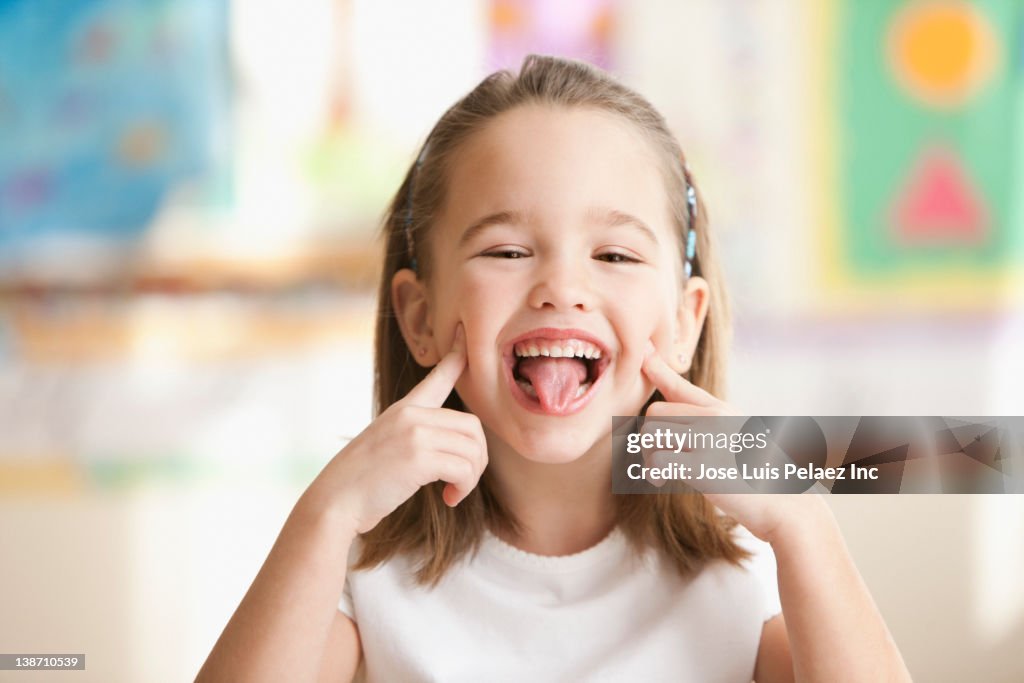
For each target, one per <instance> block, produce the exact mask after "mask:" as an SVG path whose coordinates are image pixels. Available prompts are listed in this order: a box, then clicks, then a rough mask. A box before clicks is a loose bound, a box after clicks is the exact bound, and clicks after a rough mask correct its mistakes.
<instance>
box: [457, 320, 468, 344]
mask: <svg viewBox="0 0 1024 683" xmlns="http://www.w3.org/2000/svg"><path fill="white" fill-rule="evenodd" d="M465 339H466V330H465V329H464V328H463V326H462V323H459V324H458V326H457V327H456V328H455V341H457V342H461V341H465Z"/></svg>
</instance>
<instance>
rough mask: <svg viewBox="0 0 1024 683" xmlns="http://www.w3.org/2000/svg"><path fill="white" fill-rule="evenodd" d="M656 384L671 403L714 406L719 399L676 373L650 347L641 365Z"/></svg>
mask: <svg viewBox="0 0 1024 683" xmlns="http://www.w3.org/2000/svg"><path fill="white" fill-rule="evenodd" d="M640 367H641V369H642V370H643V372H644V374H645V375H647V377H648V378H649V379H650V380H651V381H652V382H653V383H654V386H655V387H656V388H657V389H658V391H660V392H661V395H662V396H664V397H665V400H666V401H669V402H671V403H689V404H692V405H698V406H708V407H710V406H714V405H717V404H718V403H719V400H718V399H717V398H715V397H714V396H712V395H711V394H709V393H708V392H706V391H704V390H703V389H701V388H700V387H698V386H696V385H695V384H693V383H692V382H689V381H688V380H687V379H686V378H685V377H683V376H682V375H679V374H677V373H676V371H675V370H673V369H672V368H671V367H670V366H669V364H668V363H666V362H665V360H664V359H663V358H662V357H661V356H659V355H658V352H657V351H656V350H654V349H650V350H648V352H647V355H646V356H645V357H644V362H643V365H641V366H640Z"/></svg>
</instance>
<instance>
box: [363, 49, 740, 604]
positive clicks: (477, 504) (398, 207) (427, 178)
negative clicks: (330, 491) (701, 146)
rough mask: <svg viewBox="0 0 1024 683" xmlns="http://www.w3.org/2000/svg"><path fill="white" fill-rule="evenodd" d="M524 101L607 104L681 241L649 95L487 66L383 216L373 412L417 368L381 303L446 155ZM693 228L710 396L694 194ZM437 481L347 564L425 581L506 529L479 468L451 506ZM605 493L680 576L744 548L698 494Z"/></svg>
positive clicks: (661, 132)
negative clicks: (399, 562) (408, 570)
mask: <svg viewBox="0 0 1024 683" xmlns="http://www.w3.org/2000/svg"><path fill="white" fill-rule="evenodd" d="M526 104H545V105H553V106H561V107H567V108H590V109H597V110H602V111H606V112H611V113H615V114H618V115H620V116H622V117H623V118H624V119H626V120H627V121H630V122H632V123H633V124H634V125H635V126H636V127H637V129H638V130H640V131H641V132H642V133H643V134H645V135H646V136H647V138H648V139H649V140H650V142H651V144H652V148H653V149H655V150H656V151H658V152H659V153H660V154H662V156H663V159H664V163H663V164H662V171H663V176H664V179H665V183H666V189H667V192H668V196H669V197H670V201H671V208H672V214H673V218H674V223H675V224H676V228H677V230H678V234H679V242H680V251H681V250H682V245H683V244H684V243H685V240H684V237H683V236H684V235H685V230H686V229H687V227H688V225H687V224H688V208H687V203H686V188H687V186H688V184H689V185H692V181H691V180H690V178H689V174H688V171H687V170H686V162H685V158H684V157H683V154H682V150H681V149H680V147H679V144H678V143H677V142H676V140H675V138H674V137H673V135H672V133H671V132H670V131H669V129H668V126H667V124H666V123H665V120H664V118H662V116H661V115H660V114H659V113H658V112H657V111H656V110H655V109H654V107H653V106H651V104H650V103H648V102H647V101H646V100H645V99H644V98H642V97H641V96H640V95H638V94H636V93H635V92H633V91H632V90H630V89H628V88H626V87H625V86H623V85H621V84H620V83H618V82H616V81H615V80H613V79H612V78H611V77H610V76H609V75H607V74H606V73H604V72H602V71H601V70H599V69H597V68H595V67H593V66H590V65H588V64H585V63H582V62H576V61H570V60H565V59H560V58H555V57H546V56H538V55H530V56H529V57H527V58H526V59H525V60H524V62H523V65H522V68H521V69H520V72H519V73H518V74H514V73H512V72H510V71H499V72H497V73H494V74H491V75H490V76H488V77H487V78H485V79H484V80H483V81H482V82H481V83H480V84H479V85H477V86H476V88H474V89H473V90H472V91H471V92H470V93H469V94H468V95H466V96H465V97H463V98H462V99H461V100H459V101H458V102H456V103H455V104H454V105H453V106H452V107H451V108H450V109H449V110H448V111H447V112H445V114H444V115H443V116H442V117H441V118H440V120H439V121H438V122H437V124H436V125H435V126H434V128H433V130H432V131H431V132H430V134H429V135H428V136H427V142H426V143H425V145H424V149H423V151H422V152H421V154H420V156H419V157H418V159H417V161H416V162H415V163H413V164H412V165H411V166H410V168H409V171H408V173H406V176H405V180H404V181H403V182H402V185H401V187H400V188H399V189H398V192H397V193H396V194H395V197H394V199H393V200H392V201H391V205H390V207H389V209H388V211H387V213H386V214H385V216H384V221H383V226H382V229H383V233H384V239H385V241H386V245H385V257H384V269H383V272H382V273H381V280H380V290H379V295H378V310H377V329H376V339H375V357H376V360H375V368H374V370H375V405H374V414H375V415H379V414H380V413H381V412H383V411H384V410H385V409H387V408H388V406H390V405H391V404H392V403H395V402H396V401H398V400H399V399H400V398H402V397H403V396H405V394H407V393H408V392H409V390H410V389H412V388H413V387H414V386H415V385H416V384H418V383H419V382H420V381H421V380H422V379H423V378H424V377H425V376H426V374H427V372H428V369H426V368H422V367H420V366H419V365H418V364H417V363H416V361H415V360H414V359H413V357H412V354H411V353H410V350H409V348H408V347H407V345H406V343H405V341H404V339H403V337H402V334H401V331H400V330H399V327H398V323H397V321H396V318H395V311H394V309H393V308H392V302H391V292H390V290H391V280H392V277H393V276H394V275H395V273H396V272H397V271H398V270H400V269H402V268H407V267H410V265H411V263H415V264H416V270H417V274H418V276H419V277H420V279H423V280H428V279H429V277H430V268H431V262H430V249H429V243H428V242H429V239H430V234H431V227H432V224H433V221H432V217H433V216H434V215H436V214H437V213H438V212H439V210H440V208H441V206H442V205H443V203H444V201H445V199H446V197H447V192H448V191H449V190H450V189H452V188H448V187H447V186H446V177H447V175H448V172H449V170H450V168H449V167H450V164H451V158H452V155H453V153H454V152H455V151H456V150H457V149H458V148H459V146H460V145H461V144H462V143H464V142H465V141H466V140H467V139H468V138H469V137H470V136H471V135H473V134H474V133H476V132H478V131H480V130H481V129H482V128H483V127H484V126H486V125H487V123H488V122H489V121H491V120H492V119H494V117H496V116H498V115H499V114H502V113H503V112H506V111H509V110H511V109H513V108H516V107H519V106H522V105H526ZM452 190H453V189H452ZM453 191H454V190H453ZM694 227H695V228H696V232H697V255H696V257H695V259H694V260H693V275H700V276H702V277H704V278H705V279H707V280H708V282H709V285H710V302H709V306H708V312H707V317H706V318H705V321H704V327H703V329H702V330H701V334H700V338H699V340H698V343H697V346H696V349H695V352H694V356H693V358H692V359H691V366H690V370H689V371H688V372H687V374H686V375H685V376H686V377H687V379H689V380H690V381H691V382H693V383H694V384H696V385H697V386H700V387H702V388H704V389H705V390H707V391H708V392H710V393H712V394H714V395H716V396H721V395H722V391H723V390H724V388H725V386H724V385H725V378H724V365H723V359H724V357H725V350H726V348H727V346H728V337H729V323H728V321H729V313H728V309H727V305H728V302H727V300H726V297H725V293H724V288H723V281H722V278H721V276H720V274H719V270H718V266H717V263H716V260H715V245H714V241H713V240H712V239H711V234H710V233H709V232H708V230H707V227H708V220H707V211H706V210H705V208H704V205H703V202H702V200H701V199H700V194H699V192H698V197H697V220H696V223H695V226H694ZM660 400H663V399H662V397H661V396H660V395H659V394H658V393H655V395H654V396H653V397H652V398H651V401H650V402H654V401H660ZM650 402H649V403H650ZM649 403H648V405H649ZM445 407H447V408H453V409H457V410H462V411H465V410H466V409H465V406H463V404H462V401H461V400H460V399H459V397H458V395H457V394H456V392H452V394H451V395H450V396H449V398H448V400H447V401H446V402H445ZM644 410H646V406H645V408H644ZM443 487H444V483H443V482H434V483H433V484H431V485H428V486H424V487H423V488H421V489H420V490H419V491H417V492H416V493H415V494H414V495H413V496H412V497H411V498H410V499H409V500H407V501H406V502H405V503H403V504H402V505H400V506H399V507H398V508H397V509H395V511H394V512H392V513H391V514H390V515H388V516H387V517H385V518H384V519H383V520H381V522H380V523H379V524H377V526H376V527H374V528H373V529H372V530H370V531H369V532H367V533H365V534H363V536H362V540H363V549H362V554H361V556H360V558H359V561H358V562H357V564H356V565H355V567H354V568H355V569H364V568H369V567H373V566H376V565H377V564H379V563H381V562H384V561H385V560H387V559H389V558H390V557H392V556H394V555H398V554H409V555H411V556H413V557H415V558H416V559H418V560H419V562H420V564H419V567H418V569H417V573H416V579H417V581H418V582H419V583H420V584H421V585H434V584H436V583H437V582H438V581H440V580H441V578H442V577H443V576H444V574H445V572H446V571H447V570H448V569H449V568H450V567H451V566H452V564H453V563H454V562H456V561H457V560H458V559H460V558H461V557H462V556H463V555H465V554H466V553H467V552H469V551H471V550H475V549H476V547H478V545H479V542H480V539H481V537H482V533H483V530H484V528H485V527H486V526H490V527H491V528H492V529H500V530H505V531H508V532H511V533H516V532H518V530H519V524H518V522H517V521H516V520H515V519H514V518H513V516H512V515H511V513H510V512H509V511H508V510H507V509H506V508H505V507H504V506H503V505H502V503H501V501H500V500H499V499H498V498H497V497H496V496H495V494H494V486H493V484H492V483H491V482H490V478H489V476H488V471H487V470H485V471H484V475H483V476H482V477H481V479H480V482H479V484H478V485H477V487H476V488H475V489H474V490H473V492H472V493H471V494H470V495H469V496H467V497H466V498H465V499H464V500H463V501H462V502H461V503H460V504H459V505H458V506H456V507H454V508H450V507H448V505H446V504H445V503H444V501H443V499H442V497H441V492H442V490H443ZM616 498H617V512H618V515H617V517H618V524H619V527H620V528H621V529H622V530H623V532H624V533H625V535H626V537H627V538H628V539H629V540H630V542H631V543H632V545H633V546H634V547H635V548H636V549H637V550H641V549H643V548H646V547H654V548H657V549H658V550H660V551H662V552H663V553H664V554H665V556H666V557H668V558H669V560H670V561H671V562H672V563H673V564H674V565H675V566H676V568H677V569H678V570H679V572H680V573H681V574H683V575H688V574H691V573H694V572H696V571H697V570H699V569H700V568H701V567H702V566H703V564H704V563H705V562H707V561H709V560H713V559H724V560H727V561H729V562H733V563H737V562H739V561H740V560H741V559H742V558H743V557H745V556H746V555H747V553H746V552H745V551H744V550H742V549H741V548H740V547H739V546H737V545H736V543H735V542H734V541H733V539H732V535H731V533H730V530H731V529H732V527H733V526H734V524H735V523H734V522H733V521H732V520H730V519H728V518H725V517H722V516H721V515H719V514H718V513H717V512H716V511H715V509H714V507H712V506H711V505H710V504H709V503H708V502H707V501H706V500H705V499H704V497H703V496H699V495H694V494H687V493H677V494H656V495H620V496H616Z"/></svg>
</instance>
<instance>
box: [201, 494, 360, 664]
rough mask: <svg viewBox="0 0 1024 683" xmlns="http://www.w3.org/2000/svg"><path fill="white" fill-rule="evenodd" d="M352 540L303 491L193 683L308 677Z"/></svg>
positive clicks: (337, 520)
mask: <svg viewBox="0 0 1024 683" xmlns="http://www.w3.org/2000/svg"><path fill="white" fill-rule="evenodd" d="M354 538H355V531H354V530H353V529H351V528H350V527H349V525H347V524H345V523H344V522H343V521H342V518H341V517H339V516H338V515H333V514H332V511H331V509H330V508H329V507H328V506H327V505H326V504H324V503H323V502H322V501H320V500H317V499H315V498H314V497H313V496H311V495H310V493H309V492H307V494H306V495H304V496H303V497H302V498H301V499H300V500H299V502H298V503H297V504H296V505H295V508H294V509H293V510H292V512H291V514H290V515H289V516H288V520H287V521H286V522H285V524H284V527H283V528H282V530H281V533H280V535H279V536H278V538H277V541H276V542H275V543H274V547H273V548H272V549H271V551H270V554H269V555H268V556H267V559H266V561H265V562H264V563H263V567H262V568H261V569H260V571H259V574H257V576H256V578H255V580H254V581H253V583H252V586H251V587H250V588H249V591H248V592H247V593H246V595H245V597H244V598H243V599H242V602H241V604H240V605H239V606H238V609H237V610H235V613H234V615H233V616H232V617H231V620H230V621H229V622H228V624H227V626H226V627H225V628H224V631H223V633H221V636H220V638H219V639H218V640H217V644H216V645H215V646H214V648H213V651H212V652H211V653H210V655H209V657H208V658H207V660H206V663H205V664H204V665H203V668H202V670H201V671H200V672H199V675H198V677H197V679H196V680H197V681H199V682H202V681H283V680H289V681H312V680H315V679H316V676H317V674H318V671H319V667H320V662H321V658H322V656H323V652H324V648H325V646H326V642H327V635H328V631H329V629H330V626H331V622H332V620H333V619H334V616H335V612H336V611H337V604H338V601H339V600H340V599H341V593H342V590H343V587H344V582H345V571H346V567H347V558H348V552H349V548H350V546H351V543H352V540H353V539H354Z"/></svg>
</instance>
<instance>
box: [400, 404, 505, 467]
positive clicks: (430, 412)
mask: <svg viewBox="0 0 1024 683" xmlns="http://www.w3.org/2000/svg"><path fill="white" fill-rule="evenodd" d="M405 411H406V415H407V417H406V419H408V420H409V421H411V422H412V423H413V424H419V425H430V426H431V427H435V428H437V429H438V432H437V434H438V437H439V438H444V434H443V432H445V431H448V432H451V433H452V434H458V435H460V436H462V437H464V438H466V439H470V440H472V442H473V444H474V450H473V457H474V460H476V461H478V463H479V467H480V469H481V471H482V470H483V468H484V467H486V466H487V460H488V459H487V438H486V437H485V436H484V428H483V425H481V424H480V418H478V417H477V416H476V415H473V414H472V413H464V412H462V411H459V410H451V409H449V408H424V407H422V406H405Z"/></svg>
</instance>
